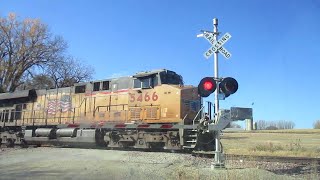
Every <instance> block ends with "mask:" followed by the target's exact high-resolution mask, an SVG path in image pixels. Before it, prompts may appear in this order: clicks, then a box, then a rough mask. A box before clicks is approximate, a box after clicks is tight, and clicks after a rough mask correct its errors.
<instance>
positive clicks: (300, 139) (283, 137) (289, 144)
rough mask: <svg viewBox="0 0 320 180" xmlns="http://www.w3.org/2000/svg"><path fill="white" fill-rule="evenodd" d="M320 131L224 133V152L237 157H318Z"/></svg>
mask: <svg viewBox="0 0 320 180" xmlns="http://www.w3.org/2000/svg"><path fill="white" fill-rule="evenodd" d="M319 142H320V130H316V129H312V130H274V131H253V132H231V133H229V132H224V135H223V137H222V143H223V146H224V151H225V152H226V153H228V154H237V155H259V156H260V155H261V156H289V157H320V143H319Z"/></svg>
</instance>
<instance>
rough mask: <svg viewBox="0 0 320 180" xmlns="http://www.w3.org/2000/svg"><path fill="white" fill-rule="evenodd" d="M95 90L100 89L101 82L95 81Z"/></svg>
mask: <svg viewBox="0 0 320 180" xmlns="http://www.w3.org/2000/svg"><path fill="white" fill-rule="evenodd" d="M93 91H100V82H95V83H93Z"/></svg>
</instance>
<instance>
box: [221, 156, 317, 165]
mask: <svg viewBox="0 0 320 180" xmlns="http://www.w3.org/2000/svg"><path fill="white" fill-rule="evenodd" d="M226 160H249V161H250V160H251V161H264V162H290V163H299V164H306V163H307V164H309V163H317V164H318V165H320V158H312V157H278V156H250V155H234V154H226Z"/></svg>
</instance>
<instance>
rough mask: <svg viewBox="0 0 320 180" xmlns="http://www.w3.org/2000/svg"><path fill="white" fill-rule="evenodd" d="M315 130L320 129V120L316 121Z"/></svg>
mask: <svg viewBox="0 0 320 180" xmlns="http://www.w3.org/2000/svg"><path fill="white" fill-rule="evenodd" d="M313 128H314V129H320V120H316V121H315V122H314V123H313Z"/></svg>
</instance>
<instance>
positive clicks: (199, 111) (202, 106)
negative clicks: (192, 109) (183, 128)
mask: <svg viewBox="0 0 320 180" xmlns="http://www.w3.org/2000/svg"><path fill="white" fill-rule="evenodd" d="M203 108H204V106H202V107H201V109H200V110H199V111H198V113H197V115H196V116H195V117H194V119H193V120H192V125H194V121H195V120H196V118H197V117H198V115H199V113H200V112H201V111H202V110H203Z"/></svg>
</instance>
